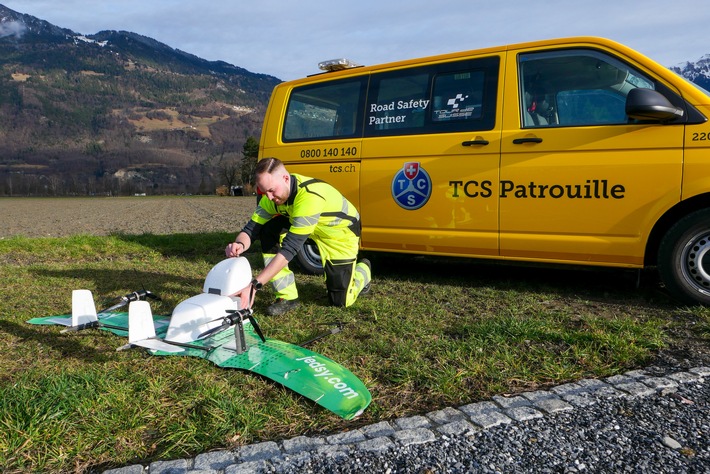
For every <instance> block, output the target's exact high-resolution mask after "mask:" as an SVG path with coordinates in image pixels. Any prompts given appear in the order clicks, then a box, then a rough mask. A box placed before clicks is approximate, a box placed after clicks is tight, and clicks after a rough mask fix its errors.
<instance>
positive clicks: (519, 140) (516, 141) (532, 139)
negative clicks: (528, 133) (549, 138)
mask: <svg viewBox="0 0 710 474" xmlns="http://www.w3.org/2000/svg"><path fill="white" fill-rule="evenodd" d="M521 143H542V138H540V137H526V138H516V139H514V140H513V144H515V145H520V144H521Z"/></svg>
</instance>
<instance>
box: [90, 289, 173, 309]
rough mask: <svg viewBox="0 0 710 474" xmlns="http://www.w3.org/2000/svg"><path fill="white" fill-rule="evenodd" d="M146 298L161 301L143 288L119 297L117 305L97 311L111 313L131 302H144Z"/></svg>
mask: <svg viewBox="0 0 710 474" xmlns="http://www.w3.org/2000/svg"><path fill="white" fill-rule="evenodd" d="M147 298H150V299H153V300H157V301H162V300H161V298H160V296H158V295H156V294H155V293H153V292H151V291H149V290H146V289H145V288H143V289H142V290H138V291H134V292H132V293H128V294H127V295H124V296H121V298H120V301H119V302H118V303H116V304H115V305H113V306H111V307H108V308H106V309H103V310H101V311H99V313H108V312H110V311H113V310H114V309H118V308H120V307H122V306H126V305H127V304H128V303H130V302H131V301H138V300H145V299H147Z"/></svg>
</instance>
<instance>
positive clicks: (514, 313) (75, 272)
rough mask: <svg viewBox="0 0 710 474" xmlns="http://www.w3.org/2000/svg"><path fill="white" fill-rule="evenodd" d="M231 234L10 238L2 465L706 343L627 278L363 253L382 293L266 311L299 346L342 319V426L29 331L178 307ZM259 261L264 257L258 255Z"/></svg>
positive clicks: (598, 371) (80, 342)
mask: <svg viewBox="0 0 710 474" xmlns="http://www.w3.org/2000/svg"><path fill="white" fill-rule="evenodd" d="M231 238H233V234H231V233H212V234H202V235H187V234H182V235H150V234H145V235H140V236H128V235H112V236H109V237H90V236H76V237H69V238H42V239H29V238H21V237H14V238H9V239H2V240H0V278H1V279H2V282H3V287H4V290H3V297H2V298H1V299H0V466H2V467H3V468H4V471H3V472H38V471H42V472H45V471H52V472H86V471H89V470H97V469H107V468H110V467H117V466H123V465H128V464H133V463H138V462H148V461H151V460H157V459H174V458H181V457H187V456H194V455H196V454H198V453H200V452H204V451H207V450H210V449H217V448H232V447H236V446H239V445H242V444H247V443H253V442H259V441H265V440H278V439H283V438H288V437H293V436H296V435H302V434H307V435H308V434H310V435H315V434H323V433H330V432H335V431H340V430H347V429H352V428H355V427H357V426H361V425H364V424H370V423H374V422H378V421H382V420H388V419H393V418H397V417H401V416H408V415H413V414H420V413H426V412H429V411H432V410H436V409H439V408H442V407H445V406H451V405H453V406H458V405H463V404H466V403H470V402H474V401H477V400H481V399H486V398H489V397H490V396H492V395H495V394H507V393H515V392H520V391H525V390H535V389H539V388H544V387H547V386H550V385H553V384H559V383H563V382H568V381H573V380H577V379H580V378H585V377H604V376H609V375H614V374H618V373H622V372H624V371H626V370H630V369H634V368H639V367H643V366H644V365H646V364H648V363H650V362H651V361H652V360H653V358H654V357H655V355H656V354H657V352H658V351H659V350H662V349H668V348H669V347H673V346H674V345H675V344H679V343H681V342H682V341H680V339H681V338H680V337H679V336H678V335H677V334H678V329H679V328H681V327H682V329H683V338H682V339H683V340H687V336H689V335H690V336H692V337H693V338H695V339H697V341H699V342H700V343H701V344H705V345H707V342H708V341H709V340H710V312H708V310H707V309H705V308H681V307H677V306H675V305H674V304H673V302H672V301H670V300H668V299H667V298H666V297H665V296H663V294H661V293H658V292H657V291H655V290H654V289H653V288H649V287H643V288H642V289H641V290H635V289H634V287H633V284H632V283H631V281H630V279H629V278H628V274H627V273H624V272H621V271H609V270H598V271H580V270H573V269H564V270H551V269H547V270H541V269H537V268H527V267H513V266H504V265H488V264H481V263H478V264H476V263H472V262H468V261H464V260H450V259H432V258H412V257H411V256H403V257H399V256H393V255H374V254H373V255H369V256H368V257H370V258H371V260H372V261H373V267H374V268H373V272H374V276H375V279H374V282H373V288H372V291H371V293H370V294H369V295H368V296H367V297H364V298H361V299H360V300H359V301H358V302H357V303H356V304H355V305H353V306H352V307H350V308H345V309H338V308H332V307H329V306H327V299H326V297H325V290H324V288H325V287H324V284H323V282H322V279H321V277H317V276H310V275H303V274H299V275H297V282H298V285H299V291H300V295H301V299H302V301H303V304H302V306H301V307H300V308H299V310H298V311H296V312H293V313H291V314H287V315H284V316H281V317H278V318H275V317H269V316H265V313H264V309H265V307H266V306H267V305H268V304H269V303H270V300H271V295H270V294H269V292H270V290H268V289H267V290H264V291H263V292H262V293H260V295H259V299H258V300H257V302H256V308H255V309H256V312H257V314H259V315H262V316H260V323H261V326H262V328H263V329H264V331H265V332H266V333H267V335H269V336H270V337H275V338H278V339H283V340H286V341H289V342H296V343H298V342H301V341H305V340H307V339H310V338H311V337H313V336H315V335H317V334H319V333H321V332H323V331H324V328H326V327H327V325H328V324H331V323H334V322H336V321H342V322H344V323H346V324H347V326H346V328H345V329H344V331H343V332H341V333H339V334H337V335H333V336H329V337H327V338H325V339H322V340H320V341H319V342H317V343H316V344H315V345H314V346H313V347H312V349H314V350H316V351H318V352H321V353H322V354H324V355H326V356H328V357H330V358H332V359H334V360H337V361H339V362H340V363H342V364H343V365H344V366H346V367H348V368H349V369H350V370H352V371H353V372H354V373H355V374H356V375H358V376H359V377H360V378H361V379H362V380H363V381H364V382H365V384H366V385H367V386H368V388H369V389H370V391H371V393H372V395H373V402H372V404H371V406H370V407H369V408H368V410H366V412H365V414H364V415H363V416H362V417H361V418H359V419H358V420H356V421H352V422H347V421H344V420H341V419H340V418H338V417H337V416H335V415H333V414H331V413H330V412H328V411H326V410H324V409H322V408H320V407H319V406H317V405H316V404H314V403H312V402H310V401H309V400H306V399H303V398H301V397H300V396H298V395H297V394H295V393H294V392H291V391H289V390H288V389H285V388H283V387H281V386H280V385H278V384H275V383H273V382H271V381H269V380H267V379H263V378H260V377H258V376H256V375H253V374H249V373H245V372H240V371H236V370H225V369H220V368H218V367H215V366H213V365H212V364H210V363H209V362H207V361H205V360H202V359H196V358H181V357H152V356H150V355H149V354H147V353H146V352H145V351H143V350H139V349H134V350H131V351H123V352H116V351H115V348H117V347H118V346H120V345H122V344H124V343H125V340H124V339H122V338H119V337H116V336H113V335H111V334H108V333H105V332H102V331H97V330H89V331H83V332H80V333H74V334H60V333H59V328H57V327H44V326H31V325H27V324H25V321H26V320H28V319H30V318H32V317H36V316H45V315H54V314H66V313H68V312H70V310H71V308H70V305H71V301H70V300H71V290H73V289H77V288H87V289H90V290H92V291H93V293H94V296H95V298H97V307H99V308H103V307H106V306H109V305H111V304H112V303H114V302H115V298H116V297H118V296H120V295H123V294H126V293H128V292H130V291H133V290H136V289H140V288H141V287H145V288H147V289H149V290H151V291H153V292H154V293H157V294H159V295H160V296H161V297H162V301H160V302H151V306H152V308H153V312H154V313H156V314H161V313H162V314H169V312H170V311H171V310H172V308H173V307H174V306H175V305H176V304H177V303H178V302H180V301H181V300H183V299H185V298H187V297H189V296H192V295H194V294H196V293H198V292H200V291H201V288H202V283H203V279H204V276H205V275H206V274H207V272H208V271H209V269H210V268H211V267H212V266H213V265H214V264H215V263H217V262H218V261H219V260H221V259H222V255H223V249H224V246H225V244H226V242H228V241H229V240H230V239H231ZM249 258H250V260H251V262H252V266H253V267H255V268H258V267H259V266H260V264H259V263H258V262H259V260H260V258H259V256H258V255H256V254H250V255H249Z"/></svg>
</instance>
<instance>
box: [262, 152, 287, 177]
mask: <svg viewBox="0 0 710 474" xmlns="http://www.w3.org/2000/svg"><path fill="white" fill-rule="evenodd" d="M280 167H283V168H284V169H286V167H285V166H284V164H283V162H282V161H281V160H279V159H278V158H273V157H271V158H264V159H263V160H260V161H259V162H258V163H257V164H256V168H254V176H260V175H262V174H266V173H268V174H272V173H273V172H274V171H276V170H277V169H279V168H280Z"/></svg>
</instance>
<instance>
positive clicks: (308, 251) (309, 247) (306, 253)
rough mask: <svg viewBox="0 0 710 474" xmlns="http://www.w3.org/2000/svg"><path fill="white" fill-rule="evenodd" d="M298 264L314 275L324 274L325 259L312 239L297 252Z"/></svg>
mask: <svg viewBox="0 0 710 474" xmlns="http://www.w3.org/2000/svg"><path fill="white" fill-rule="evenodd" d="M296 260H297V261H298V265H299V266H300V267H301V270H303V271H304V272H306V273H310V274H313V275H322V274H323V261H322V260H321V258H320V252H318V246H317V245H316V243H315V242H313V241H312V240H311V239H308V240H306V242H305V243H304V244H303V247H302V248H301V251H300V252H298V253H297V254H296Z"/></svg>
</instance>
